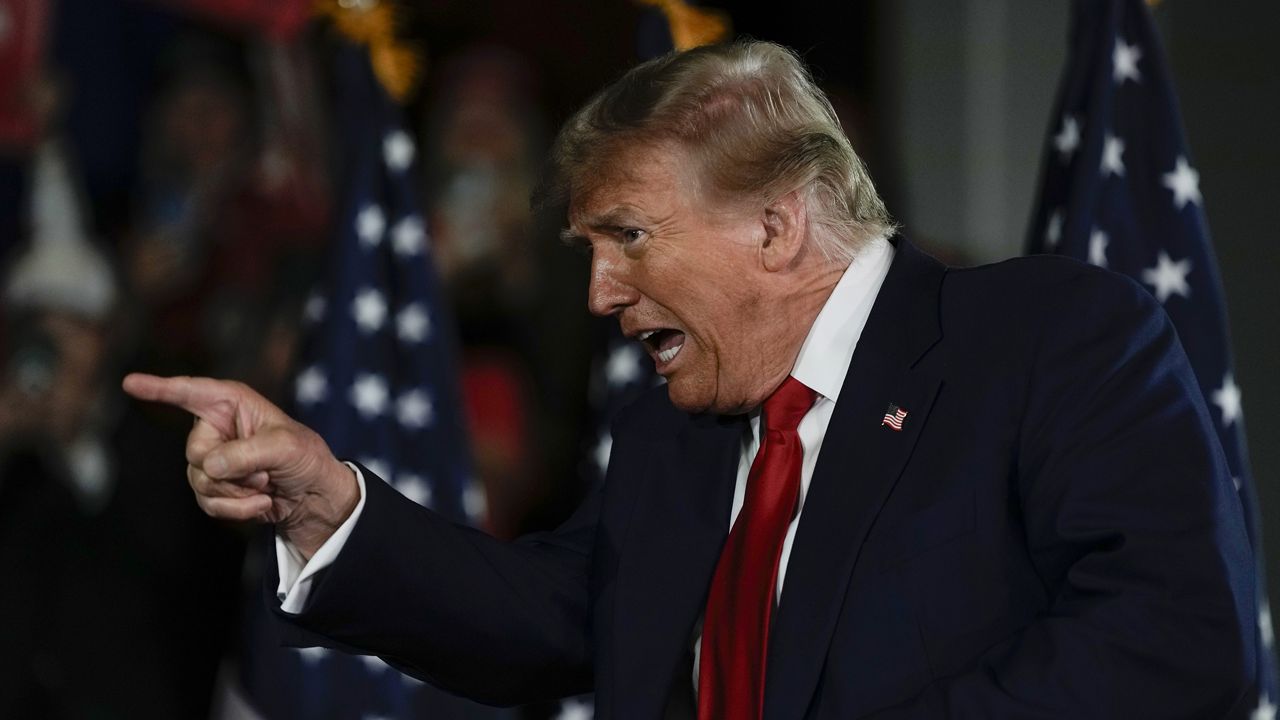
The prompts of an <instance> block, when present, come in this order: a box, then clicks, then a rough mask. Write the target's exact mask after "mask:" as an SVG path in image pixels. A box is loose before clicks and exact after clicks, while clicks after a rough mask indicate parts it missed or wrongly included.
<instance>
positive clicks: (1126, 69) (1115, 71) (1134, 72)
mask: <svg viewBox="0 0 1280 720" xmlns="http://www.w3.org/2000/svg"><path fill="white" fill-rule="evenodd" d="M1141 58H1142V50H1141V49H1140V48H1139V47H1138V46H1137V45H1126V44H1125V42H1124V40H1123V39H1121V38H1116V47H1115V49H1114V50H1112V51H1111V66H1112V71H1111V75H1112V78H1113V79H1115V81H1116V83H1117V84H1119V83H1122V82H1124V81H1125V80H1132V81H1134V82H1140V81H1141V80H1142V74H1141V73H1139V72H1138V60H1139V59H1141Z"/></svg>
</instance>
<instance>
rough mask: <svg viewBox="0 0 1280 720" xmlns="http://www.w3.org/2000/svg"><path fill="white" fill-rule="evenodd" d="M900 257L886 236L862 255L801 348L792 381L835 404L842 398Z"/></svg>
mask: <svg viewBox="0 0 1280 720" xmlns="http://www.w3.org/2000/svg"><path fill="white" fill-rule="evenodd" d="M894 252H895V250H894V247H893V245H892V244H891V243H890V242H889V241H888V239H886V238H885V237H884V236H880V237H877V238H876V239H874V240H872V241H871V242H869V243H867V245H866V246H865V247H863V248H862V249H861V250H859V251H858V254H857V255H856V256H854V258H853V262H851V263H849V267H848V268H847V269H846V270H845V271H844V275H842V276H841V277H840V281H839V282H838V283H836V287H835V289H834V290H832V291H831V296H830V297H828V298H827V302H826V304H824V305H823V306H822V310H821V312H819V313H818V317H817V319H815V320H814V321H813V325H812V326H811V327H810V328H809V335H808V336H807V337H806V338H805V339H804V344H803V345H801V346H800V355H799V356H798V357H797V358H796V364H795V366H794V367H793V368H792V369H791V375H792V377H794V378H795V379H797V380H799V381H800V382H802V383H804V384H805V385H807V386H808V387H810V388H812V389H813V390H814V391H816V392H817V393H818V394H819V395H821V396H822V397H825V398H827V399H828V400H831V401H832V402H834V401H835V399H836V398H837V397H839V396H840V388H841V387H842V386H843V385H844V377H845V374H846V373H847V372H848V371H849V363H850V362H852V361H853V351H854V349H855V348H856V347H857V346H858V338H860V337H861V336H862V329H863V328H864V327H866V324H867V317H868V316H869V315H871V306H872V305H873V304H875V300H876V295H877V294H878V293H879V292H880V286H881V285H882V284H884V278H885V276H886V275H888V274H889V265H891V264H892V263H893V256H894Z"/></svg>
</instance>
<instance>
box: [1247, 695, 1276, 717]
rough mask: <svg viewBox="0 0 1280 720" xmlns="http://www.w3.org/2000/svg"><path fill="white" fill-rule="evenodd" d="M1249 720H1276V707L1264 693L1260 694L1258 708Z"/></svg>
mask: <svg viewBox="0 0 1280 720" xmlns="http://www.w3.org/2000/svg"><path fill="white" fill-rule="evenodd" d="M1249 720H1276V706H1275V705H1274V704H1273V703H1272V702H1271V698H1270V697H1268V696H1267V694H1266V693H1265V692H1264V693H1262V698H1261V699H1259V700H1258V707H1256V708H1254V711H1253V714H1252V715H1250V716H1249Z"/></svg>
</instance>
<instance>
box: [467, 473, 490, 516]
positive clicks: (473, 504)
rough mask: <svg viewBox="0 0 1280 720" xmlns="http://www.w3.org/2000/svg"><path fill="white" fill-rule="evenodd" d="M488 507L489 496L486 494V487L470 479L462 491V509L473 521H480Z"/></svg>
mask: <svg viewBox="0 0 1280 720" xmlns="http://www.w3.org/2000/svg"><path fill="white" fill-rule="evenodd" d="M488 509H489V498H488V497H486V496H485V494H484V488H483V487H481V486H480V483H478V482H476V481H475V480H468V481H467V484H466V487H465V488H464V489H463V491H462V510H463V512H465V513H466V514H467V519H469V520H471V522H473V523H476V522H479V521H480V520H481V519H483V518H484V514H485V511H486V510H488Z"/></svg>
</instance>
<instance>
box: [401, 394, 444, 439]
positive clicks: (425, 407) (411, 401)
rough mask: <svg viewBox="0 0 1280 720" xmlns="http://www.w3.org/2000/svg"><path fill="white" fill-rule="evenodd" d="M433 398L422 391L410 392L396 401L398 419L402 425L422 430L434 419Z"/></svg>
mask: <svg viewBox="0 0 1280 720" xmlns="http://www.w3.org/2000/svg"><path fill="white" fill-rule="evenodd" d="M434 415H435V413H434V411H433V408H432V405H431V396H430V395H428V394H427V393H425V392H423V391H422V390H410V391H408V392H406V393H403V394H402V395H400V397H399V398H397V399H396V419H398V420H399V421H400V424H401V425H403V426H405V427H407V428H412V429H414V430H420V429H422V428H424V427H426V426H428V425H430V424H431V421H432V420H433V419H434Z"/></svg>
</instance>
